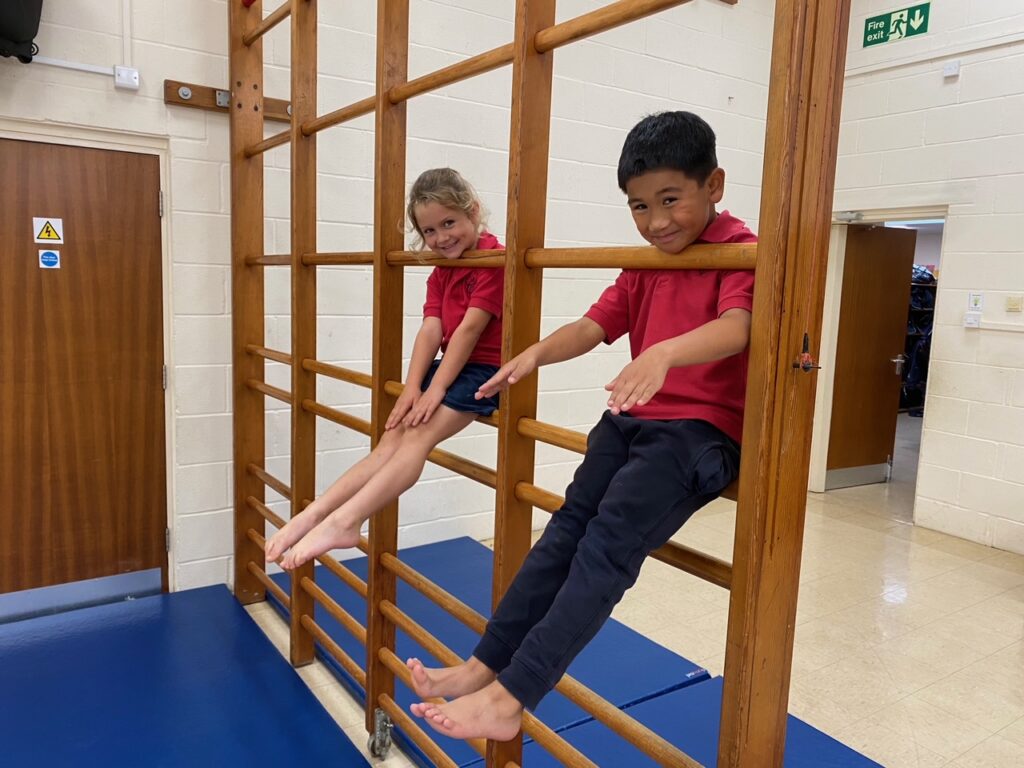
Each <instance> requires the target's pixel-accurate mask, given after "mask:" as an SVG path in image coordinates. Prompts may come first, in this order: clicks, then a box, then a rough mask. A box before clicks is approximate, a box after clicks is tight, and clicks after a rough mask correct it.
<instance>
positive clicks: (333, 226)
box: [0, 0, 773, 589]
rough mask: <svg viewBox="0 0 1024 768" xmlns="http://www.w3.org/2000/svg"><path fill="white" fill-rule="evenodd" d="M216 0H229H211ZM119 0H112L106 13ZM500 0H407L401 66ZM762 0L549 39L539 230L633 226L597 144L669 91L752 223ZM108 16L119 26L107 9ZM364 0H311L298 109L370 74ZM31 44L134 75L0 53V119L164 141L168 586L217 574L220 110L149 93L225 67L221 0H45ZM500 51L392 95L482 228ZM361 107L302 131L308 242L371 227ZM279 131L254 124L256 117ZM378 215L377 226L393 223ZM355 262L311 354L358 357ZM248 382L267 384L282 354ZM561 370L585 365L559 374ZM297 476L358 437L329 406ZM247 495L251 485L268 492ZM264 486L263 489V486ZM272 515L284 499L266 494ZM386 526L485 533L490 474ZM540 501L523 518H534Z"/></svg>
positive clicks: (585, 289)
mask: <svg viewBox="0 0 1024 768" xmlns="http://www.w3.org/2000/svg"><path fill="white" fill-rule="evenodd" d="M230 1H231V2H235V1H237V0H230ZM124 4H127V10H128V13H127V14H125V13H123V11H124V9H125V5H124ZM604 4H605V3H603V2H596V1H595V0H561V1H560V2H559V4H558V5H559V20H564V19H566V18H569V17H571V16H575V15H579V14H581V13H585V12H587V11H590V10H593V9H595V8H598V7H600V6H602V5H604ZM265 6H267V8H268V9H269V8H272V7H275V6H276V3H274V2H272V0H266V1H265ZM513 7H514V3H513V2H512V0H443V1H428V0H413V2H412V3H411V20H412V35H411V38H412V39H411V53H410V58H411V62H410V74H411V75H412V76H416V75H418V74H422V73H424V72H427V71H429V70H432V69H435V68H437V67H440V66H444V65H447V64H450V63H453V62H455V61H459V60H461V59H463V58H466V57H467V56H470V55H473V54H476V53H479V52H482V51H484V50H487V49H489V48H492V47H495V46H497V45H501V44H504V43H506V42H508V41H509V40H510V39H511V37H512V33H513V23H512V18H513ZM772 12H773V4H772V3H771V2H770V0H741V2H740V3H739V4H738V5H736V6H730V5H726V4H724V3H722V2H720V1H719V0H692V2H690V3H688V4H686V5H684V6H682V7H679V8H676V9H673V10H670V11H666V12H663V13H661V14H659V15H657V16H655V17H653V18H651V19H647V20H645V21H642V22H639V23H636V24H634V25H632V26H630V27H627V28H622V29H619V30H614V31H612V32H609V33H607V34H604V35H601V36H600V37H597V38H595V39H593V40H589V41H586V42H582V43H578V44H574V45H573V46H572V47H571V48H569V49H567V50H563V51H560V52H559V53H558V54H556V65H555V67H556V68H555V74H556V78H555V84H554V107H553V122H552V139H551V149H552V151H551V156H552V159H551V166H550V169H551V180H550V185H549V189H548V197H549V201H550V202H549V205H548V235H549V239H548V243H549V244H550V245H595V244H596V245H605V244H620V243H639V242H640V240H639V238H638V236H637V235H636V233H635V231H634V229H633V227H632V224H631V221H630V217H629V214H628V212H627V209H626V206H625V204H624V200H623V197H622V194H621V193H620V192H619V190H618V189H617V186H616V182H615V171H614V167H615V163H616V161H617V159H618V152H619V150H620V148H621V143H622V140H623V138H624V137H625V133H626V131H627V130H628V128H629V127H630V126H632V125H633V124H634V123H635V122H636V120H638V119H639V118H640V117H641V116H643V115H644V114H647V113H649V112H653V111H657V110H661V109H680V108H688V109H692V110H695V111H697V112H699V113H701V114H702V115H704V116H705V117H706V118H707V119H708V120H709V122H710V123H711V124H712V125H713V127H714V128H715V129H716V131H717V133H718V136H719V147H720V155H719V157H720V162H721V163H722V165H723V166H724V167H725V168H726V170H727V172H728V186H727V194H726V200H725V205H726V206H727V207H728V208H729V209H730V210H732V212H733V213H735V214H737V215H739V216H741V217H743V218H746V219H747V220H748V221H749V222H750V223H751V225H752V226H754V227H755V228H756V223H757V222H756V219H757V209H758V198H759V194H760V173H761V153H762V146H763V135H764V115H765V110H766V97H767V85H766V84H767V72H768V60H769V48H770V40H771V14H772ZM126 15H127V19H128V24H127V25H124V23H123V22H124V19H125V16H126ZM375 27H376V11H375V4H374V3H371V2H359V3H334V2H322V3H320V53H319V58H320V70H321V77H320V88H319V99H320V111H321V112H326V111H329V110H330V109H334V108H337V107H339V106H343V105H345V104H348V103H351V102H353V101H356V100H358V99H361V98H363V97H365V96H368V95H370V94H372V92H373V84H372V83H373V77H374V61H373V57H374V51H375V39H374V32H375ZM36 40H37V42H38V44H39V45H40V48H41V54H40V55H43V56H47V57H50V58H55V59H63V60H68V61H75V62H80V63H88V64H94V65H99V66H113V65H115V64H130V65H132V66H135V67H137V68H138V69H139V71H140V74H141V79H142V83H141V88H140V90H139V91H138V92H136V93H132V92H126V91H117V90H115V89H114V88H113V82H112V78H108V77H104V76H101V75H95V74H87V73H80V72H69V71H66V70H62V69H55V68H50V67H46V66H42V65H39V64H32V65H28V66H26V65H21V64H18V63H16V62H14V61H11V60H6V59H0V122H2V126H0V127H3V128H9V127H10V126H12V125H13V126H18V127H20V128H21V129H22V130H25V129H26V127H27V129H28V130H29V131H31V130H33V126H39V125H41V124H44V123H45V124H47V125H48V130H49V131H51V132H57V133H58V134H59V133H60V132H61V131H62V130H66V131H67V134H68V135H71V134H73V133H74V132H75V131H76V130H77V129H81V128H86V129H92V130H93V132H97V131H99V132H109V136H110V137H111V139H112V140H114V141H117V140H118V137H123V136H125V135H136V134H142V135H145V136H146V137H149V138H151V139H154V140H158V141H162V142H164V143H165V147H166V150H165V157H166V160H167V163H166V164H167V168H168V173H167V178H166V179H165V180H164V185H165V195H166V198H167V212H166V217H167V222H168V238H167V242H166V244H165V249H166V253H167V255H168V259H169V263H170V269H169V280H170V284H169V285H168V296H169V300H170V307H171V313H172V327H171V345H170V349H169V350H168V351H167V355H168V359H169V361H170V363H171V375H170V380H171V389H170V397H171V398H173V407H174V417H173V423H172V424H171V425H170V426H171V433H172V446H173V447H172V451H171V454H170V457H169V461H170V467H169V472H170V473H171V484H172V493H171V495H170V518H171V519H170V524H171V527H172V530H173V551H172V555H171V557H172V563H173V572H172V574H171V580H172V585H173V586H174V587H175V588H178V589H183V588H188V587H193V586H199V585H203V584H210V583H219V582H225V581H228V582H229V581H230V579H231V573H232V565H231V551H232V535H231V527H232V522H231V511H230V503H231V502H230V498H231V464H230V461H231V415H230V414H231V400H230V368H229V364H230V346H229V342H230V315H229V312H230V306H229V295H230V294H229V290H230V286H229V271H228V265H229V259H230V252H229V245H230V243H229V220H228V212H229V206H230V189H229V173H228V165H227V159H228V128H227V120H226V118H225V117H224V116H221V115H215V114H210V113H206V112H200V111H195V110H187V109H183V108H179V107H167V106H165V105H164V104H163V80H164V79H165V78H169V79H176V80H183V81H189V82H196V83H201V84H207V85H216V86H223V85H224V84H226V83H227V57H226V50H227V7H226V3H225V1H224V0H185V1H183V0H146V1H144V0H121V2H110V1H109V0H75V1H74V2H71V1H70V0H69V1H68V2H64V1H63V0H62V2H47V3H45V4H44V8H43V23H42V25H41V29H40V33H39V35H38V37H37V38H36ZM288 46H289V28H288V22H287V21H286V22H284V23H283V24H282V25H281V26H280V27H279V28H277V29H275V30H274V31H272V32H271V34H270V35H269V36H268V37H267V39H266V43H265V59H266V63H267V67H266V92H267V94H268V95H270V96H275V97H281V98H286V97H287V89H288V71H287V69H288V57H289V51H288ZM510 85H511V72H510V70H509V69H505V70H503V71H499V72H494V73H490V74H488V75H486V76H483V77H481V78H478V79H476V80H473V81H469V82H465V83H460V84H457V85H454V86H451V87H449V88H446V89H444V90H443V91H440V92H438V93H436V94H433V95H430V96H427V97H424V98H422V99H419V100H416V101H414V102H413V103H412V104H411V105H410V108H409V136H410V139H409V146H408V173H409V177H410V181H411V179H412V178H414V177H415V175H416V174H418V173H419V172H420V171H422V170H423V169H425V168H429V167H433V166H438V165H452V166H453V167H456V168H458V169H460V170H461V171H462V172H464V173H465V174H466V176H467V177H468V178H470V179H471V180H472V181H473V182H474V183H475V184H476V186H477V188H478V190H479V191H480V193H481V197H482V198H483V200H484V202H485V204H486V205H487V207H488V208H489V209H490V211H491V229H492V230H493V231H494V232H495V233H496V234H498V235H499V236H501V235H503V234H504V230H505V224H504V216H505V204H506V198H505V196H506V187H507V161H508V155H507V146H508V119H509V90H510ZM372 126H373V124H372V120H371V119H369V118H363V119H361V120H358V121H356V122H354V123H352V124H350V125H348V126H346V127H342V128H334V129H332V130H331V131H328V132H326V133H323V134H320V138H319V139H318V142H319V164H318V165H319V172H320V179H319V195H320V203H319V211H318V218H319V225H318V235H319V239H320V243H319V247H320V249H321V250H368V249H369V248H370V247H371V244H372V231H371V228H370V226H369V224H370V222H371V220H372V210H373V206H372V190H373V182H372V175H373V132H372ZM277 130H279V127H278V126H273V125H272V126H271V127H270V129H269V131H271V132H273V131H277ZM288 179H289V176H288V152H287V149H286V148H279V149H277V150H274V151H272V152H271V153H269V154H268V155H267V163H266V180H267V194H266V215H267V217H268V220H267V223H266V226H265V240H266V248H267V252H268V253H283V252H286V251H287V250H288V248H289V243H288ZM396 224H397V223H396ZM426 274H427V271H426V270H425V269H410V270H408V275H407V278H406V297H405V311H406V315H407V322H406V347H405V348H406V354H408V352H409V351H410V345H411V340H412V337H413V334H414V333H415V329H416V328H417V327H418V324H419V319H420V309H421V305H422V300H423V289H424V280H425V275H426ZM613 277H614V273H613V272H610V271H603V272H594V273H588V274H586V275H581V274H579V273H578V272H577V273H574V274H573V275H572V276H571V277H570V276H569V275H567V274H566V273H564V272H559V271H557V270H552V271H551V273H550V274H549V275H548V280H547V283H546V285H545V295H544V314H545V317H544V323H543V327H544V328H543V329H544V332H548V331H550V330H553V329H554V328H555V327H557V325H558V324H560V323H562V322H564V321H566V320H570V319H575V318H576V317H578V316H579V315H580V314H581V313H582V312H583V311H585V310H586V308H587V307H588V306H589V305H590V303H591V302H592V301H593V300H594V299H596V297H597V296H598V294H599V293H600V291H601V289H602V288H603V287H604V285H606V284H607V283H608V282H609V281H610V280H611V279H612V278H613ZM287 279H288V278H287V270H286V269H271V270H268V271H267V291H266V297H267V313H268V318H267V324H266V328H267V342H268V345H269V346H272V347H275V348H278V349H282V350H287V348H288V338H289V334H288V313H289V311H290V308H289V295H288V288H287ZM370 290H371V280H370V274H369V273H368V272H367V271H366V270H362V269H348V270H340V269H321V270H320V271H319V286H318V294H319V298H318V307H319V312H320V315H321V322H320V331H319V336H318V345H319V357H320V358H321V359H323V360H329V361H335V362H339V363H341V364H344V365H348V366H351V367H353V368H358V369H362V370H369V368H370V361H369V335H370V320H369V311H370V297H371V293H370ZM626 360H627V351H626V347H625V345H624V344H622V343H619V344H617V345H615V347H613V348H611V349H608V350H600V351H598V352H596V353H594V354H593V355H591V356H589V358H588V359H587V360H586V361H575V362H571V363H566V364H564V365H562V366H558V367H555V368H551V369H548V370H545V371H544V372H543V374H542V377H541V388H542V394H541V397H540V417H541V418H543V419H546V420H549V421H552V422H554V423H557V424H561V425H564V426H569V427H575V428H579V429H587V428H588V427H589V426H590V425H592V424H593V423H594V422H595V421H596V420H597V418H598V416H599V414H600V412H601V410H602V405H603V401H604V398H603V390H602V387H603V385H604V383H605V382H606V381H608V380H610V379H611V378H612V377H613V376H614V375H615V374H616V373H617V372H618V369H619V368H620V367H621V365H623V364H624V363H625V362H626ZM267 376H268V380H269V381H271V382H272V383H276V384H279V385H280V384H283V385H285V386H287V381H288V375H287V371H286V370H285V369H284V368H283V367H282V366H276V365H272V366H269V367H268V372H267ZM580 382H585V386H584V387H583V388H581V386H580ZM319 399H320V400H321V401H323V402H325V403H328V404H332V405H339V406H340V405H343V406H345V407H347V408H350V409H351V410H352V411H353V412H354V413H355V414H357V415H360V416H363V417H367V416H368V403H369V397H368V393H367V392H366V391H363V390H359V389H357V388H354V387H350V386H346V385H343V384H339V383H335V382H330V381H324V382H323V383H321V385H320V390H319ZM266 424H267V427H266V429H267V453H268V459H267V465H268V469H269V470H270V471H271V472H272V473H274V474H276V475H277V476H278V477H281V478H285V479H287V478H288V473H289V466H288V414H287V412H286V411H283V410H281V409H278V408H276V405H273V406H268V411H267V418H266ZM318 445H319V447H320V453H319V456H318V467H317V484H318V488H319V489H322V488H324V487H325V486H326V485H327V484H328V483H329V482H331V481H332V480H333V479H334V477H335V475H336V474H337V473H338V472H340V471H342V470H343V469H344V468H346V467H347V466H349V465H350V464H351V463H352V462H354V461H355V460H357V459H358V458H359V457H360V456H362V455H363V454H364V453H365V450H366V447H367V442H366V440H365V439H364V438H361V437H360V436H358V435H354V434H352V433H348V432H346V431H345V430H342V429H341V428H338V427H335V426H334V425H332V424H330V423H321V424H320V426H319V427H318ZM447 447H448V448H450V449H451V450H453V451H456V452H458V453H461V454H464V455H466V456H468V457H470V458H472V459H474V460H476V461H479V462H481V463H483V464H487V465H491V466H493V463H494V437H493V433H492V431H490V429H489V428H487V427H481V426H473V427H471V428H470V429H469V430H467V431H466V433H464V434H463V435H460V436H458V437H457V438H455V439H453V440H451V441H450V445H448V446H447ZM537 458H538V468H537V480H538V482H539V483H540V484H542V485H544V486H546V487H548V488H550V489H552V490H555V491H558V492H561V491H562V490H563V489H564V486H565V485H566V483H567V482H568V480H569V478H570V477H571V473H572V470H573V468H574V467H575V466H576V464H577V463H578V457H577V456H575V455H574V454H569V453H566V452H564V451H560V450H558V449H555V448H551V447H548V446H543V445H540V446H538V452H537ZM268 494H269V491H268ZM273 498H274V497H273V495H272V494H269V495H268V499H273ZM274 507H275V509H277V510H278V511H279V512H284V511H286V507H283V506H282V505H281V504H280V503H277V504H275V505H274ZM402 510H403V511H402V528H401V541H402V543H403V544H413V543H419V542H425V541H430V540H436V539H443V538H449V537H452V536H457V535H471V536H479V537H483V536H487V535H489V532H490V531H491V528H492V522H493V493H492V492H490V491H488V490H487V489H485V488H483V487H482V486H479V485H478V484H476V483H473V482H472V481H469V480H465V479H463V478H461V477H457V476H453V475H451V473H448V472H446V471H444V470H440V469H438V468H436V467H428V469H427V471H426V472H425V474H424V480H423V482H422V483H421V484H420V485H419V486H418V487H417V488H415V489H414V490H412V491H410V493H409V494H408V495H407V498H406V500H405V501H404V503H403V506H402ZM538 519H541V518H538Z"/></svg>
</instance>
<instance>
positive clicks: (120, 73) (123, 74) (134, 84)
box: [114, 67, 139, 91]
mask: <svg viewBox="0 0 1024 768" xmlns="http://www.w3.org/2000/svg"><path fill="white" fill-rule="evenodd" d="M114 87H115V88H124V89H125V90H129V91H137V90H139V70H137V69H135V68H134V67H114Z"/></svg>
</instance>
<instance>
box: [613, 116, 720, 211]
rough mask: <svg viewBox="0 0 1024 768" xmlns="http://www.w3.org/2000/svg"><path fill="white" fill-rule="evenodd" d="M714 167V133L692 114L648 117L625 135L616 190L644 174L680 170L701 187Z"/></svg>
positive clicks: (716, 159)
mask: <svg viewBox="0 0 1024 768" xmlns="http://www.w3.org/2000/svg"><path fill="white" fill-rule="evenodd" d="M717 167H718V158H717V157H716V155H715V132H714V131H713V130H711V126H710V125H708V124H707V123H706V122H704V121H703V120H702V119H701V118H699V117H697V115H695V114H693V112H658V113H656V114H653V115H648V116H647V117H645V118H644V119H643V120H641V121H640V122H639V123H637V124H636V125H634V126H633V129H632V130H631V131H630V132H629V135H628V136H626V141H625V143H624V144H623V145H622V154H621V155H620V156H619V188H620V189H621V190H622V191H623V192H625V191H626V182H627V181H629V180H630V179H632V178H635V177H636V176H639V175H641V174H643V173H647V172H648V171H657V170H665V169H667V170H671V171H681V172H682V173H684V174H686V176H687V177H689V178H691V179H693V180H694V181H696V182H697V183H698V184H703V183H704V182H705V181H706V180H707V178H708V176H710V175H711V172H712V171H713V170H715V168H717Z"/></svg>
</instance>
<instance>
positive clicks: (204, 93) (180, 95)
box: [164, 80, 292, 123]
mask: <svg viewBox="0 0 1024 768" xmlns="http://www.w3.org/2000/svg"><path fill="white" fill-rule="evenodd" d="M164 104H175V105H177V106H179V107H192V108H193V109H205V110H208V111H210V112H220V113H222V114H225V115H226V114H227V112H228V108H229V107H230V106H231V92H230V91H227V90H224V89H223V88H213V87H211V86H208V85H197V84H195V83H183V82H181V81H180V80H164ZM263 106H264V111H263V116H264V118H265V119H267V120H276V121H278V122H283V123H290V122H291V119H292V118H291V105H290V104H289V103H288V102H287V101H286V100H284V99H269V98H264V100H263Z"/></svg>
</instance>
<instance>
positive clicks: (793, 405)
mask: <svg viewBox="0 0 1024 768" xmlns="http://www.w3.org/2000/svg"><path fill="white" fill-rule="evenodd" d="M848 24H849V0H819V1H816V2H809V1H808V0H778V1H777V3H776V6H775V39H774V43H773V46H772V66H771V85H770V88H769V99H768V121H767V137H766V141H765V153H764V175H763V179H764V180H763V186H762V190H761V219H760V221H761V231H760V237H759V241H760V242H759V246H758V251H757V289H756V292H755V296H754V320H753V329H752V334H753V335H752V339H751V354H750V372H749V378H748V384H747V400H746V422H745V424H744V431H743V445H744V449H743V460H742V467H741V471H740V496H739V507H738V510H739V512H738V515H737V522H736V542H735V548H734V556H733V583H732V584H733V585H732V594H731V601H730V606H729V633H728V639H727V643H726V660H725V692H724V696H723V701H722V730H721V739H720V742H719V755H718V765H720V766H723V768H725V767H726V766H729V768H739V767H743V768H755V767H756V768H766V767H770V766H781V765H782V759H783V750H784V746H785V734H786V708H787V702H788V697H789V681H790V673H791V666H792V656H793V630H794V625H795V620H796V607H797V585H798V581H799V574H800V553H801V546H802V544H803V527H804V511H805V505H806V500H807V463H808V456H809V451H810V442H811V441H810V436H811V419H812V416H813V412H814V385H815V376H814V375H813V373H811V372H805V371H803V370H800V369H795V368H794V367H793V363H794V362H795V361H797V360H798V359H799V356H800V353H801V351H802V347H803V340H804V338H805V334H806V336H807V337H808V338H809V341H810V349H811V351H812V353H815V354H816V351H817V349H818V341H819V337H820V330H821V329H820V326H821V308H822V298H823V295H824V280H825V269H824V263H825V259H826V258H827V252H828V236H829V222H830V220H831V210H832V192H833V179H834V174H835V159H836V144H837V141H838V134H839V104H840V100H841V95H842V88H843V72H844V65H845V58H846V36H847V28H848Z"/></svg>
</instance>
